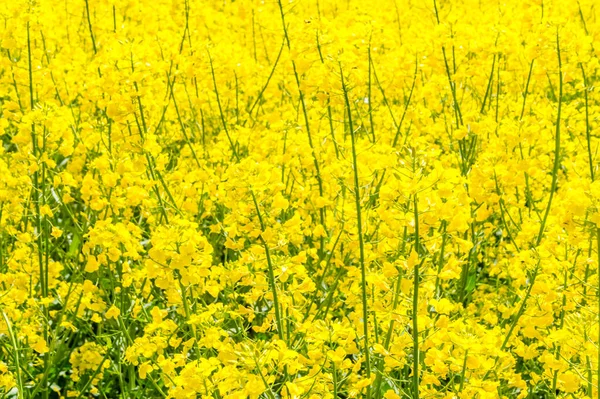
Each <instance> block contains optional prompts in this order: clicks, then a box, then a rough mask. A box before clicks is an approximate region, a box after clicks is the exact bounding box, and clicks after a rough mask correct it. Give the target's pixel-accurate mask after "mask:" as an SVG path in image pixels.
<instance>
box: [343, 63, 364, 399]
mask: <svg viewBox="0 0 600 399" xmlns="http://www.w3.org/2000/svg"><path fill="white" fill-rule="evenodd" d="M340 75H341V77H342V91H343V92H344V101H345V103H346V109H347V113H348V127H349V129H350V138H351V142H352V166H353V169H354V200H355V205H356V223H357V229H358V246H359V254H360V258H359V263H360V274H361V292H362V308H363V334H364V338H363V343H364V351H365V366H366V373H367V379H370V378H371V360H370V355H369V350H370V347H369V319H368V317H369V313H368V306H367V272H366V266H365V243H364V241H363V232H362V216H361V206H360V184H359V182H358V161H357V157H356V138H355V137H354V125H353V123H352V110H351V108H350V100H349V98H348V88H347V87H346V83H345V81H344V72H343V71H342V66H341V65H340ZM370 397H371V386H370V385H369V386H367V399H369V398H370Z"/></svg>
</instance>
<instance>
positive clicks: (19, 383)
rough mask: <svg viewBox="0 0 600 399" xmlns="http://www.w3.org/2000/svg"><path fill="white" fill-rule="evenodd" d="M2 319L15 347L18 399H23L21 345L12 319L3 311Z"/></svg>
mask: <svg viewBox="0 0 600 399" xmlns="http://www.w3.org/2000/svg"><path fill="white" fill-rule="evenodd" d="M2 317H3V318H4V322H5V323H6V328H7V330H8V335H9V337H10V342H11V344H12V346H13V350H14V354H15V355H14V358H15V373H16V374H17V390H18V392H17V399H23V398H24V397H25V389H24V387H23V376H22V375H21V364H20V361H19V345H18V341H17V339H16V337H15V333H14V331H13V329H12V325H11V323H10V319H9V318H8V316H7V315H6V313H4V311H2Z"/></svg>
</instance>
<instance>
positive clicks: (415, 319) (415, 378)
mask: <svg viewBox="0 0 600 399" xmlns="http://www.w3.org/2000/svg"><path fill="white" fill-rule="evenodd" d="M413 201H414V208H415V251H416V252H417V254H420V249H421V242H420V239H419V208H418V198H417V194H415V196H414V199H413ZM419 266H420V262H415V265H414V271H413V273H414V276H413V298H412V336H413V380H412V383H413V387H412V388H413V397H414V399H419V323H418V312H419Z"/></svg>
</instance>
